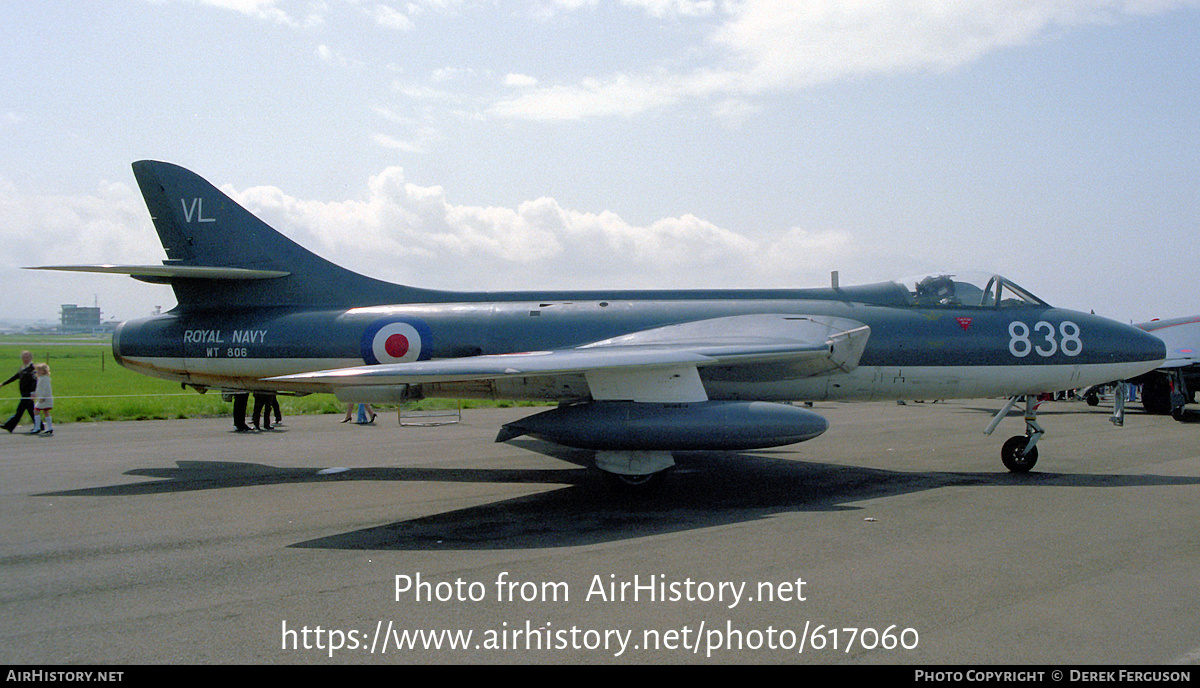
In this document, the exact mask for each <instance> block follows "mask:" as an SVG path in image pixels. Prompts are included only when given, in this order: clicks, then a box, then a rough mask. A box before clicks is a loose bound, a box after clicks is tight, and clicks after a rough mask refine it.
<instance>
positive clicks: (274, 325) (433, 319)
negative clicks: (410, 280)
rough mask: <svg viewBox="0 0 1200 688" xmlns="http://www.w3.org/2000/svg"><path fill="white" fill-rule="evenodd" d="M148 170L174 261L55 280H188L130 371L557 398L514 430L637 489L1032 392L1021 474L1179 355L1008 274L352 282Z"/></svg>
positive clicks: (141, 175) (216, 384)
mask: <svg viewBox="0 0 1200 688" xmlns="http://www.w3.org/2000/svg"><path fill="white" fill-rule="evenodd" d="M133 172H134V176H135V177H136V179H137V182H138V186H139V187H140V188H141V191H142V195H143V196H144V198H145V200H146V205H147V207H148V209H149V211H150V214H151V216H152V219H153V222H154V227H155V229H156V231H157V232H158V235H159V238H160V239H161V241H162V245H163V248H164V249H165V251H166V255H167V258H166V260H165V261H163V264H162V265H148V266H136V265H135V266H120V265H91V266H87V265H75V266H46V267H45V268H43V269H58V270H76V271H91V272H106V273H117V274H126V275H131V276H133V277H134V278H136V279H139V280H142V281H145V282H151V283H160V284H169V285H170V286H171V287H172V288H173V289H174V292H175V295H176V297H177V299H178V306H176V307H175V308H173V309H172V310H171V311H169V312H168V313H165V314H161V315H156V316H152V317H148V318H142V319H137V320H132V321H129V322H125V323H123V324H122V325H121V326H120V327H119V328H118V329H117V331H116V333H115V335H114V336H113V342H112V347H113V355H114V357H115V358H116V359H117V360H118V361H119V362H120V363H121V364H122V365H124V366H126V367H128V368H130V369H133V370H136V371H138V372H141V373H145V374H147V375H153V376H157V377H161V378H166V379H169V380H176V381H179V382H181V383H183V384H184V385H190V386H192V387H194V388H196V389H197V390H199V391H205V390H206V389H208V388H218V389H221V390H270V391H276V392H285V393H288V392H290V393H297V394H305V393H333V394H335V395H337V397H338V398H339V399H341V400H343V401H357V402H402V401H404V400H407V399H413V398H418V397H422V396H425V397H453V398H473V397H493V398H507V399H537V400H547V401H552V402H557V403H558V404H559V405H558V406H557V407H556V408H554V409H552V410H549V411H544V412H542V413H537V414H536V415H532V416H530V417H527V418H524V419H522V420H518V421H516V422H513V423H509V424H507V425H505V426H503V427H502V428H501V429H500V432H499V435H498V436H497V438H496V440H497V441H506V440H511V439H513V438H516V437H519V436H521V435H530V436H533V437H536V438H540V439H543V440H547V441H550V442H554V443H558V444H561V445H566V446H571V447H578V448H584V449H591V450H595V464H596V466H597V467H598V468H600V469H601V470H603V471H607V472H609V473H612V474H615V475H617V476H619V477H621V478H622V479H624V480H625V481H627V482H630V483H639V482H644V481H647V480H648V479H649V478H650V477H652V476H654V475H656V474H659V473H660V472H662V471H664V470H665V469H667V468H669V467H670V466H672V465H673V463H674V459H673V456H672V452H677V451H684V450H712V449H716V450H743V449H755V448H764V447H774V446H781V445H786V444H791V443H794V442H801V441H804V440H808V439H811V438H813V437H816V436H818V435H820V434H821V433H822V432H824V431H825V429H826V428H827V426H828V424H827V422H826V420H825V419H824V418H823V417H821V416H820V415H818V414H817V413H815V412H813V411H811V410H808V409H805V408H801V407H799V406H795V405H792V404H791V403H788V402H795V401H823V400H834V401H853V400H901V399H948V398H975V397H1000V396H1004V397H1011V398H1012V401H1010V402H1009V404H1008V406H1006V407H1005V409H1004V410H1003V411H1001V413H1000V414H998V415H997V418H996V420H995V421H993V427H994V426H995V424H996V423H997V422H998V421H999V420H1000V417H1001V416H1002V415H1004V414H1005V413H1006V412H1007V410H1008V408H1010V407H1011V406H1012V404H1013V403H1014V402H1015V400H1016V399H1017V398H1018V397H1025V398H1026V399H1027V402H1026V415H1025V422H1026V432H1025V434H1024V435H1017V436H1015V437H1013V438H1011V439H1010V440H1009V441H1008V442H1006V443H1005V445H1004V448H1003V450H1002V460H1003V463H1004V464H1005V466H1006V467H1007V468H1008V469H1009V470H1011V471H1014V472H1025V471H1028V470H1029V469H1030V468H1032V467H1033V465H1034V463H1035V462H1036V461H1037V447H1036V444H1037V441H1038V438H1039V437H1040V436H1041V435H1042V432H1043V431H1042V428H1041V427H1040V426H1039V425H1038V423H1037V420H1036V407H1035V406H1034V404H1033V402H1032V400H1033V399H1034V397H1035V395H1037V394H1039V393H1043V392H1053V391H1057V390H1061V389H1068V388H1075V387H1083V386H1086V385H1089V384H1093V383H1098V382H1102V381H1107V380H1113V379H1128V378H1132V377H1135V376H1137V375H1140V374H1142V373H1145V372H1147V371H1149V370H1153V369H1155V368H1157V367H1159V366H1160V365H1161V364H1162V362H1163V359H1164V356H1165V353H1164V346H1163V343H1162V342H1161V341H1160V340H1159V339H1157V338H1155V337H1153V336H1151V335H1149V334H1147V333H1145V332H1143V331H1142V330H1139V329H1137V328H1134V327H1132V326H1129V325H1124V324H1121V323H1117V322H1113V321H1111V320H1107V319H1104V318H1101V317H1097V316H1094V315H1090V314H1087V313H1081V312H1076V311H1069V310H1063V309H1059V308H1054V307H1052V306H1050V305H1048V304H1047V303H1046V302H1044V301H1042V300H1041V299H1039V298H1037V297H1036V296H1034V295H1033V294H1031V293H1030V292H1029V291H1026V290H1025V289H1023V288H1021V287H1020V286H1018V285H1016V284H1014V283H1013V282H1011V281H1009V280H1008V279H1005V278H1003V277H1001V276H998V275H992V276H985V277H983V278H982V279H969V278H965V277H963V276H962V275H959V274H949V273H946V274H933V275H928V276H924V277H919V278H913V279H908V280H898V281H892V282H883V283H878V284H869V285H864V286H847V287H841V286H838V285H836V284H835V285H834V286H832V287H829V288H811V289H755V290H716V289H693V290H662V291H630V290H600V291H544V292H459V291H433V290H428V289H421V288H417V287H411V286H405V285H398V284H391V283H388V282H384V281H380V280H376V279H372V278H369V277H366V276H363V275H359V274H357V273H354V272H351V271H349V270H346V269H344V268H342V267H339V266H337V265H335V264H333V263H331V262H329V261H326V260H324V259H323V258H320V257H319V256H317V255H315V254H313V253H312V252H310V251H308V250H306V249H304V248H303V247H301V246H300V245H298V244H296V243H295V242H293V241H292V240H290V239H288V238H287V237H285V236H284V235H282V234H280V233H279V232H277V231H276V230H274V229H272V228H271V227H269V226H268V225H267V224H266V223H264V222H263V221H261V220H260V219H258V218H257V217H255V216H254V215H253V214H251V213H250V212H249V211H247V210H245V209H244V208H242V207H241V206H239V205H238V204H237V203H235V202H234V201H233V200H232V199H230V198H229V197H228V196H226V195H225V194H223V193H221V192H220V191H219V190H217V189H216V188H215V187H214V186H212V185H211V184H209V183H208V182H207V181H205V180H204V179H202V178H201V177H199V176H197V175H196V174H194V173H192V172H190V171H188V170H185V169H183V168H182V167H178V166H176V165H172V164H168V163H163V162H154V161H141V162H136V163H134V164H133Z"/></svg>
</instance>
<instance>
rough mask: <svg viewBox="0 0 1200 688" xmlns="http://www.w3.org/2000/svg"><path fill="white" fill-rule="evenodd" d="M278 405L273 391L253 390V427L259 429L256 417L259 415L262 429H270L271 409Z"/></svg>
mask: <svg viewBox="0 0 1200 688" xmlns="http://www.w3.org/2000/svg"><path fill="white" fill-rule="evenodd" d="M278 406H279V402H278V401H276V399H275V393H274V392H255V393H254V415H253V417H252V422H253V423H254V429H255V430H258V429H259V427H258V418H259V416H262V420H263V424H262V429H264V430H270V429H271V411H272V409H273V408H277V407H278ZM277 417H278V416H277Z"/></svg>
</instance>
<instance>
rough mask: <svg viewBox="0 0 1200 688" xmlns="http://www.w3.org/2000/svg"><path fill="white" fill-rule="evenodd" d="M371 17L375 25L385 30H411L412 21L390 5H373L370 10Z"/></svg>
mask: <svg viewBox="0 0 1200 688" xmlns="http://www.w3.org/2000/svg"><path fill="white" fill-rule="evenodd" d="M371 16H372V17H373V18H374V19H375V23H376V24H378V25H379V26H381V27H383V28H385V29H395V30H397V31H409V30H411V29H412V28H413V23H412V20H411V19H409V18H408V16H407V15H405V14H404V13H403V12H400V11H399V10H397V9H395V8H393V7H391V6H390V5H375V6H374V7H373V8H372V9H371Z"/></svg>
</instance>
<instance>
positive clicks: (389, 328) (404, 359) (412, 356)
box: [362, 321, 430, 365]
mask: <svg viewBox="0 0 1200 688" xmlns="http://www.w3.org/2000/svg"><path fill="white" fill-rule="evenodd" d="M429 340H430V336H429V328H428V327H427V326H425V324H424V323H422V322H419V321H417V322H397V321H390V322H389V321H384V322H380V323H376V324H374V325H372V326H371V327H369V328H367V331H366V333H365V334H364V336H363V346H362V354H363V360H364V361H366V362H367V363H368V364H370V365H375V364H378V363H408V362H409V361H418V360H425V359H427V358H429V354H428V348H429Z"/></svg>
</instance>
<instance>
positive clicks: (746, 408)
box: [496, 401, 829, 451]
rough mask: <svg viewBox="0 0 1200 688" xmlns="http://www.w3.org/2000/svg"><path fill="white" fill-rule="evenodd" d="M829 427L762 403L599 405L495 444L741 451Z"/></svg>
mask: <svg viewBox="0 0 1200 688" xmlns="http://www.w3.org/2000/svg"><path fill="white" fill-rule="evenodd" d="M828 427H829V422H828V421H826V420H825V419H824V418H822V417H821V416H819V415H817V414H816V413H813V412H812V411H807V410H805V409H802V408H797V407H795V406H789V405H787V404H776V403H770V402H763V401H702V402H695V403H665V404H660V403H639V402H632V401H601V402H593V403H587V404H576V405H574V406H560V407H558V408H556V409H552V410H550V411H544V412H542V413H538V414H535V415H532V416H529V417H528V418H522V419H521V420H518V421H514V422H512V423H508V424H507V425H505V426H504V427H502V428H501V429H500V433H499V434H498V435H497V436H496V441H497V442H506V441H508V440H511V439H513V438H516V437H520V436H522V435H530V436H533V437H536V438H538V439H543V440H547V441H550V442H555V443H557V444H562V445H565V446H568V447H576V448H579V449H597V450H645V451H655V450H665V451H689V450H710V449H719V450H742V449H762V448H765V447H780V446H783V445H785V444H795V443H796V442H803V441H804V440H810V439H812V438H814V437H816V436H818V435H820V434H821V433H823V432H825V430H826V429H827V428H828Z"/></svg>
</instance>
